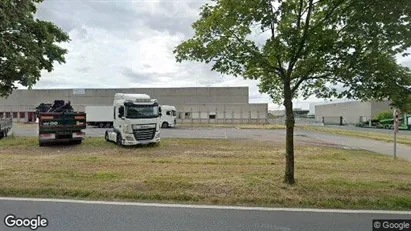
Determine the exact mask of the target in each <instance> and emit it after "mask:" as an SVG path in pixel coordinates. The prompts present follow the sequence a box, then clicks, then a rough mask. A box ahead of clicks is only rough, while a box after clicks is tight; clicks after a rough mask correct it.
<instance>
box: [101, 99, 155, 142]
mask: <svg viewBox="0 0 411 231" xmlns="http://www.w3.org/2000/svg"><path fill="white" fill-rule="evenodd" d="M160 110H161V109H160V107H159V104H158V102H157V100H156V99H151V98H150V96H149V95H146V94H123V93H117V94H115V96H114V104H113V116H114V119H113V129H110V130H107V131H106V133H105V139H106V140H107V141H114V142H115V143H116V144H117V145H119V146H122V145H126V146H130V145H137V144H150V143H158V142H160V125H161V124H160V121H161V120H160V119H161V117H160V116H161V111H160Z"/></svg>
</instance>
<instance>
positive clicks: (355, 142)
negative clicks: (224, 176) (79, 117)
mask: <svg viewBox="0 0 411 231" xmlns="http://www.w3.org/2000/svg"><path fill="white" fill-rule="evenodd" d="M13 129H14V131H13V133H14V135H16V136H37V127H36V125H34V126H33V125H27V126H26V125H21V126H15V127H14V128H13ZM105 130H106V129H105V128H87V129H86V130H85V132H86V135H87V136H88V137H104V132H105ZM161 137H162V138H216V139H219V138H222V139H256V140H265V141H273V142H284V139H285V130H283V129H240V130H239V129H236V128H211V127H177V128H170V129H162V130H161ZM295 141H296V143H297V144H308V145H310V144H314V145H329V146H338V147H343V148H353V149H364V150H368V151H372V152H376V153H380V154H384V155H389V156H393V143H388V142H384V141H377V140H372V139H365V138H358V137H353V136H343V135H333V134H327V133H321V132H313V131H307V130H299V129H296V131H295ZM397 156H398V157H399V158H403V159H407V160H411V146H409V145H403V144H398V145H397Z"/></svg>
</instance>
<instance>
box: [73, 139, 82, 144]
mask: <svg viewBox="0 0 411 231" xmlns="http://www.w3.org/2000/svg"><path fill="white" fill-rule="evenodd" d="M81 142H82V140H74V141H73V143H74V144H81Z"/></svg>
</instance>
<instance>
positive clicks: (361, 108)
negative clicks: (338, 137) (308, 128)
mask: <svg viewBox="0 0 411 231" xmlns="http://www.w3.org/2000/svg"><path fill="white" fill-rule="evenodd" d="M386 110H391V106H390V102H389V101H381V102H379V101H366V102H361V101H351V102H340V103H327V104H322V105H315V118H316V120H318V121H323V122H324V123H325V124H340V123H342V124H356V123H359V122H363V121H367V120H369V119H372V118H374V117H375V116H376V115H377V114H378V113H380V112H382V111H386Z"/></svg>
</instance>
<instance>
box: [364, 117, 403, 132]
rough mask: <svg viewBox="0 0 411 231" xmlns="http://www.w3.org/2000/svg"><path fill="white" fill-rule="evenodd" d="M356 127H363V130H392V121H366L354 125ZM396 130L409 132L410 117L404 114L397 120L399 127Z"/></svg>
mask: <svg viewBox="0 0 411 231" xmlns="http://www.w3.org/2000/svg"><path fill="white" fill-rule="evenodd" d="M356 126H357V127H364V128H384V129H394V119H384V120H377V119H373V120H368V121H365V122H361V123H358V124H356ZM398 129H400V130H411V115H409V114H404V115H403V116H402V117H400V118H399V126H398Z"/></svg>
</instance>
